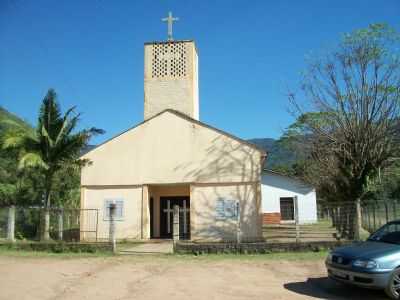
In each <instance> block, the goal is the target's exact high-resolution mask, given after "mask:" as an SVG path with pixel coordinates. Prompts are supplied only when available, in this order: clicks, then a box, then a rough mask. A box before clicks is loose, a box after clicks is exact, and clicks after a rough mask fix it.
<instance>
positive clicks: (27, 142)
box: [3, 89, 103, 240]
mask: <svg viewBox="0 0 400 300" xmlns="http://www.w3.org/2000/svg"><path fill="white" fill-rule="evenodd" d="M56 99H57V95H56V93H55V91H54V90H52V89H50V90H49V91H48V92H47V95H46V96H45V98H44V99H43V103H42V105H41V108H40V112H39V118H38V124H37V126H36V131H34V132H29V131H26V130H17V131H12V132H10V133H8V134H7V136H6V137H5V138H4V141H3V148H4V149H18V151H19V152H18V153H19V159H18V169H19V170H35V172H37V173H39V174H40V176H41V178H42V180H43V202H42V205H43V207H44V208H45V213H44V214H43V219H42V220H41V228H40V239H41V240H48V239H49V238H50V237H49V224H50V212H49V209H50V208H51V206H52V196H53V195H54V193H55V191H56V184H60V182H62V181H63V180H65V179H68V177H67V178H60V177H59V175H60V174H61V173H62V172H63V171H65V170H66V169H75V170H76V169H79V167H80V166H82V165H83V164H84V163H87V162H86V161H82V160H80V159H79V154H80V152H81V150H82V149H83V148H84V147H86V146H87V144H88V141H89V140H90V138H91V137H92V136H93V135H96V134H101V133H103V131H102V130H100V129H97V128H90V129H84V130H81V131H78V130H77V125H78V122H79V120H80V114H75V108H74V107H73V108H70V109H69V110H67V112H66V113H65V114H64V115H62V113H61V108H60V105H59V104H58V102H57V100H56Z"/></svg>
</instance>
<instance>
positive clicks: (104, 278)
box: [0, 256, 386, 300]
mask: <svg viewBox="0 0 400 300" xmlns="http://www.w3.org/2000/svg"><path fill="white" fill-rule="evenodd" d="M0 299H7V300H11V299H18V300H23V299H76V300H78V299H79V300H82V299H96V300H103V299H104V300H106V299H107V300H111V299H119V300H125V299H149V300H150V299H151V300H156V299H206V300H212V299H269V300H273V299H363V300H368V299H371V300H372V299H374V300H377V299H386V298H385V296H384V293H383V292H379V291H368V290H362V289H358V288H349V287H344V286H341V285H338V284H335V283H332V282H330V280H328V279H327V278H326V273H325V270H324V266H323V262H322V261H321V260H318V261H287V260H273V261H272V260H262V259H257V260H249V261H246V260H243V259H209V260H208V259H196V258H194V257H190V258H179V257H178V258H176V257H170V258H163V257H150V256H125V257H92V258H54V257H8V256H0Z"/></svg>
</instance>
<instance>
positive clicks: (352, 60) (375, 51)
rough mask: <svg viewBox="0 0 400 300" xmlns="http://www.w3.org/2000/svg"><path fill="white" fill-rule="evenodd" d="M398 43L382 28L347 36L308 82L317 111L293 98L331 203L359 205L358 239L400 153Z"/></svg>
mask: <svg viewBox="0 0 400 300" xmlns="http://www.w3.org/2000/svg"><path fill="white" fill-rule="evenodd" d="M398 41H399V36H398V34H397V33H396V32H394V30H392V29H390V28H389V27H388V26H386V25H382V24H372V25H370V26H369V27H368V28H366V29H362V30H357V31H355V32H353V33H351V34H347V35H345V37H344V38H343V40H342V41H341V43H340V44H339V46H338V47H337V49H334V50H333V51H331V52H330V53H328V54H327V55H326V56H324V57H322V58H319V59H318V58H316V59H314V60H313V61H312V62H311V63H310V64H309V67H308V69H307V72H306V73H305V74H304V76H303V79H302V96H304V98H305V99H306V101H307V104H309V109H311V110H310V112H308V113H306V112H305V111H307V110H306V109H304V108H303V107H302V105H301V104H300V103H301V102H300V100H299V96H298V95H294V94H291V95H290V96H289V97H290V100H291V102H292V103H293V104H294V107H295V108H296V110H297V112H298V114H299V117H298V121H299V122H298V124H297V128H296V129H299V130H301V131H302V132H303V143H305V144H306V145H307V148H308V150H309V153H310V159H311V160H312V161H313V164H312V166H313V167H314V168H315V171H316V172H320V176H318V178H319V180H320V185H319V187H320V190H321V191H323V194H324V195H326V196H327V197H328V200H330V201H333V200H334V199H333V198H335V199H336V200H337V199H339V200H341V201H352V202H353V203H355V205H356V211H355V216H354V218H353V220H354V223H353V224H352V225H351V229H352V230H351V231H350V235H352V236H355V237H356V238H359V236H360V234H359V233H360V230H361V206H360V205H361V201H362V200H363V199H364V198H365V197H366V195H367V194H368V191H369V190H368V183H369V182H370V181H371V180H372V179H373V178H375V177H376V176H377V174H378V172H379V170H383V169H385V168H387V167H389V166H390V165H391V164H392V162H393V158H395V157H397V156H398V154H399V147H398V146H399V143H398V139H399V130H398V129H399V128H398V124H399V121H398V120H399V111H400V59H399V57H398V55H397V52H396V51H397V50H396V48H395V46H396V45H397V44H398ZM300 125H301V126H300ZM299 126H300V127H299ZM292 129H293V128H292ZM321 180H322V181H321ZM328 195H331V196H330V197H329V196H328Z"/></svg>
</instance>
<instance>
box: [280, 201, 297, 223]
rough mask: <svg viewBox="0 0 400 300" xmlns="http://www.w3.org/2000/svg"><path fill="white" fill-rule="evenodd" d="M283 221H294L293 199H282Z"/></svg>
mask: <svg viewBox="0 0 400 300" xmlns="http://www.w3.org/2000/svg"><path fill="white" fill-rule="evenodd" d="M280 206H281V221H294V199H293V197H286V198H280Z"/></svg>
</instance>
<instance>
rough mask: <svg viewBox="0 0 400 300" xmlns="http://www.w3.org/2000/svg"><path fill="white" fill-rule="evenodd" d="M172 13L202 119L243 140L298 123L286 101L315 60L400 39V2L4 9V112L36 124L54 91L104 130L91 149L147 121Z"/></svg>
mask: <svg viewBox="0 0 400 300" xmlns="http://www.w3.org/2000/svg"><path fill="white" fill-rule="evenodd" d="M169 10H171V11H172V12H173V14H174V15H177V16H178V17H179V18H180V21H179V22H177V24H176V25H175V26H174V37H175V39H194V40H195V41H196V44H197V47H198V50H199V63H200V119H201V120H202V121H204V122H206V123H208V124H210V125H213V126H216V127H218V128H220V129H222V130H225V131H228V132H230V133H232V134H235V135H237V136H239V137H241V138H245V139H247V138H254V137H273V138H277V137H279V136H280V135H281V133H282V131H283V129H284V128H285V127H287V126H288V125H289V124H290V123H291V122H292V121H293V117H292V116H291V115H290V113H289V112H288V107H289V104H288V101H287V96H286V94H287V90H288V89H290V90H293V91H296V90H298V88H299V78H300V76H299V75H300V72H301V71H302V70H303V69H304V67H305V56H306V55H308V54H309V53H311V51H319V50H321V49H329V47H331V46H332V45H334V44H335V43H336V42H337V41H338V39H339V38H340V36H341V34H342V33H345V32H349V31H352V30H354V29H358V28H363V27H366V26H368V24H370V23H376V22H386V23H388V24H389V25H391V26H393V27H394V28H396V29H397V30H400V26H399V21H400V1H399V0H376V1H372V0H353V1H350V0H347V1H344V0H336V1H327V0H326V1H323V0H303V1H289V0H287V1H281V0H280V1H267V0H265V1H232V0H231V1H206V0H201V1H200V0H197V1H189V0H187V1H183V0H180V1H169V0H163V1H156V0H152V1H111V0H108V1H106V0H96V1H95V0H86V1H81V0H79V1H78V0H68V1H67V0H65V1H61V0H59V1H54V0H48V1H46V0H35V1H33V0H0V105H1V106H3V107H5V108H6V109H8V110H10V111H11V112H13V113H15V114H17V115H19V116H21V117H22V118H24V119H26V120H28V121H29V122H30V123H32V124H34V123H35V122H36V116H37V112H38V108H39V105H40V102H41V100H42V99H43V96H44V95H45V93H46V91H47V89H48V88H50V87H52V88H54V89H56V91H57V93H58V94H59V101H60V103H61V105H62V107H63V109H67V108H69V107H71V106H73V105H76V106H77V110H78V111H79V112H82V113H83V117H82V118H83V119H82V123H81V125H82V126H84V127H89V126H96V127H99V128H102V129H105V130H106V134H105V135H103V136H101V137H98V138H96V139H95V140H94V141H93V142H94V143H99V142H101V141H103V140H104V139H107V138H110V137H112V136H114V135H116V134H118V133H119V132H121V131H123V130H125V129H127V128H129V127H131V126H133V125H135V124H137V123H139V122H141V121H142V120H143V43H144V42H148V41H154V40H164V39H166V24H164V23H162V22H161V21H160V18H162V17H164V16H166V15H167V12H168V11H169Z"/></svg>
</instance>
